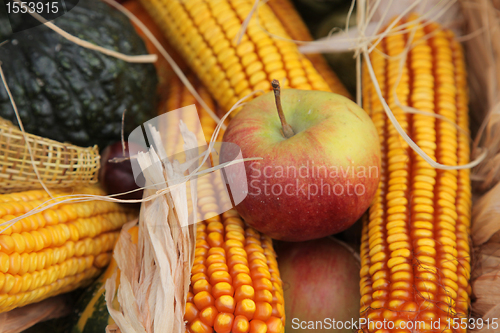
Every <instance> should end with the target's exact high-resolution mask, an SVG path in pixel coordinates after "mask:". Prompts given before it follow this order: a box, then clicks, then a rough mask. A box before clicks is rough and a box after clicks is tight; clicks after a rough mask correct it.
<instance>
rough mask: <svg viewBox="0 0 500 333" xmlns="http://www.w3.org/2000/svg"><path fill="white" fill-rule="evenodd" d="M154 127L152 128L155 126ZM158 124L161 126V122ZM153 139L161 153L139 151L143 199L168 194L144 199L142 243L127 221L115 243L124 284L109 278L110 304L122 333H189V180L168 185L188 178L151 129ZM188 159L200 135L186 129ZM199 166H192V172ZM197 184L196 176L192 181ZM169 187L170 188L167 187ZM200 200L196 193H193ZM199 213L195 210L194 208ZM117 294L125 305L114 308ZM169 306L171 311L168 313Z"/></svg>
mask: <svg viewBox="0 0 500 333" xmlns="http://www.w3.org/2000/svg"><path fill="white" fill-rule="evenodd" d="M150 128H151V127H150ZM158 128H161V127H160V126H159V127H158ZM151 132H152V135H153V137H152V140H153V141H154V143H155V146H156V147H157V148H160V149H159V150H158V152H156V151H155V149H154V148H150V150H149V152H147V153H144V152H139V153H138V154H137V155H135V156H136V157H137V164H138V165H139V166H140V169H141V170H142V173H143V175H144V177H145V180H146V189H145V190H144V198H148V197H150V196H154V195H155V194H158V193H160V192H162V191H164V194H162V195H159V196H156V197H155V198H154V199H153V200H150V201H146V202H143V204H142V206H141V214H140V217H139V242H138V244H137V245H135V244H133V242H132V240H131V237H130V235H129V234H128V232H127V230H128V229H129V228H130V227H132V226H133V224H130V225H127V226H126V227H125V228H124V229H123V231H122V233H121V235H120V238H119V240H118V243H117V245H116V247H115V251H114V258H115V260H116V262H117V266H118V269H120V278H119V286H117V284H116V279H115V278H111V279H108V280H107V282H106V303H107V305H108V310H109V313H110V315H111V317H112V318H113V320H114V321H115V322H116V327H108V328H107V331H109V332H113V330H114V331H117V329H119V331H120V332H122V333H177V332H178V333H181V332H184V330H185V326H184V310H185V306H186V297H187V293H188V291H189V283H190V277H191V267H192V263H193V260H194V247H195V243H196V241H195V236H196V235H195V233H196V229H195V228H194V224H193V223H189V222H188V196H187V193H188V192H189V190H188V188H187V184H186V183H183V184H181V186H178V187H175V188H168V187H169V186H170V185H172V184H171V183H170V182H171V181H173V180H174V179H179V178H182V177H183V172H182V171H181V170H180V169H181V166H180V164H178V163H176V162H173V163H171V162H170V161H169V159H168V158H167V156H166V150H165V149H161V148H163V144H162V140H163V139H162V138H161V137H160V134H159V132H157V131H156V129H152V130H151ZM180 133H182V137H183V138H184V149H185V150H186V159H190V158H192V156H190V153H192V150H191V149H193V148H198V141H197V138H196V136H195V135H194V134H193V133H192V132H189V130H187V127H183V123H182V122H181V129H180ZM193 168H194V166H191V167H190V168H188V170H189V171H190V172H192V171H193V170H194V169H193ZM191 186H196V180H193V181H192V182H191ZM167 190H168V191H167ZM191 193H192V198H191V199H192V200H194V201H196V192H195V191H191ZM194 215H196V211H195V212H194ZM115 297H116V298H117V300H118V303H119V304H120V309H115V308H114V307H113V300H114V298H115ZM166 309H168V311H166Z"/></svg>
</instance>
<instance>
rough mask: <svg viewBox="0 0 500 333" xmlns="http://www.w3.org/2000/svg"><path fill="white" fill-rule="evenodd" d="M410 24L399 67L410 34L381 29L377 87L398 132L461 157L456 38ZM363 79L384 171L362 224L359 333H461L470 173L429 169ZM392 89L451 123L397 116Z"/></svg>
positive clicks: (465, 152) (460, 65) (464, 141)
mask: <svg viewBox="0 0 500 333" xmlns="http://www.w3.org/2000/svg"><path fill="white" fill-rule="evenodd" d="M415 18H416V17H415V16H411V17H410V18H409V22H411V20H413V19H415ZM403 23H404V22H403ZM400 24H401V23H400ZM398 25H399V24H398ZM410 28H415V30H413V31H414V33H415V34H414V36H413V41H412V48H411V49H410V51H409V53H408V58H407V61H406V63H405V64H404V65H403V68H402V73H401V72H400V59H399V58H398V56H399V55H401V52H402V51H403V49H404V47H405V43H406V42H407V41H408V38H409V36H410V34H408V33H407V34H394V35H392V36H387V37H386V38H385V39H384V40H383V41H382V43H380V44H379V45H378V46H377V52H372V54H371V55H370V60H371V63H372V65H373V68H374V71H375V74H376V77H377V81H378V84H379V85H380V87H381V90H382V92H383V94H384V98H385V99H386V101H387V103H388V105H389V107H390V108H391V109H392V111H393V112H394V115H395V116H396V118H397V120H398V121H399V123H400V124H401V126H402V127H403V129H404V130H405V131H406V132H407V133H408V134H409V135H410V137H412V139H413V140H414V141H415V142H416V143H417V144H418V145H419V146H420V147H421V148H422V149H423V150H424V151H425V152H426V153H427V154H428V155H429V156H430V157H431V158H432V159H434V160H435V161H437V162H438V163H442V164H446V165H461V164H466V163H468V161H469V144H468V132H467V131H468V125H469V124H468V110H467V103H468V96H467V86H466V72H465V66H464V58H463V52H462V48H461V45H460V44H459V43H458V42H457V41H456V40H455V39H454V36H453V34H452V33H451V32H450V31H447V30H443V29H442V28H441V27H440V26H439V25H438V24H434V23H431V24H428V25H425V26H424V25H422V24H420V25H417V26H415V24H413V26H412V27H410ZM424 37H425V38H424ZM427 37H429V38H427ZM383 53H385V54H387V55H388V56H390V58H388V59H386V58H385V57H384V56H383V55H382V54H383ZM399 78H400V81H399V85H398V86H397V87H396V88H394V85H395V83H396V82H397V80H398V79H399ZM363 81H364V87H363V99H364V101H363V104H364V107H365V110H366V111H367V112H368V113H369V114H370V116H371V117H372V119H373V121H374V123H375V125H376V127H377V130H378V133H379V137H380V141H381V143H382V145H381V147H382V170H381V181H380V185H379V188H378V191H377V194H376V197H375V200H374V203H373V205H372V207H371V208H370V211H369V217H368V219H367V220H366V221H365V224H364V228H363V236H362V246H361V257H362V268H361V283H360V289H361V297H362V298H361V310H360V311H361V316H362V317H364V318H366V319H370V321H371V322H372V323H371V324H370V325H368V326H365V327H363V328H362V330H361V331H363V332H389V331H391V332H392V331H393V332H447V333H449V332H465V331H466V329H464V328H458V329H456V328H454V327H453V319H455V320H458V322H460V319H461V318H466V317H467V314H468V306H469V301H470V299H469V295H470V292H471V288H470V285H469V278H470V268H471V266H470V248H469V241H468V240H469V230H470V210H471V191H470V181H469V170H459V171H456V170H436V169H434V168H432V167H431V166H430V165H429V164H428V163H427V162H425V161H424V160H423V159H422V158H421V157H420V156H419V155H417V154H416V153H415V152H414V151H413V150H411V149H410V148H409V147H408V145H407V144H406V142H405V141H403V139H402V138H401V137H400V136H399V134H398V133H397V132H396V129H395V128H394V126H393V125H392V124H391V123H390V121H389V120H388V118H387V117H386V115H385V113H384V110H383V108H382V104H381V103H380V101H379V99H378V97H377V95H376V93H375V90H374V87H373V84H372V82H371V80H370V78H369V76H368V72H367V70H366V68H365V69H364V73H363ZM395 95H396V96H397V98H398V99H399V101H400V102H401V104H402V105H408V106H412V107H414V108H417V109H419V110H422V111H426V112H431V113H435V114H438V115H441V116H444V117H446V118H447V119H448V120H449V121H451V124H450V123H449V122H447V121H444V120H439V119H436V118H435V117H431V116H428V115H422V114H408V113H404V112H403V110H402V109H401V108H400V107H398V106H397V104H396V100H395ZM453 124H457V125H459V126H460V128H461V129H463V130H464V131H465V133H462V132H460V131H458V130H457V128H456V127H455V126H454V125H453ZM384 320H386V321H388V322H389V321H390V322H392V323H394V330H387V328H388V327H387V325H386V326H384V328H385V329H386V330H384V328H382V329H380V327H381V325H382V322H383V321H384ZM438 320H439V323H438V324H439V325H438V324H436V322H437V321H438ZM377 323H379V324H378V325H379V326H378V327H377ZM431 324H432V325H433V326H431ZM449 324H451V326H450V325H449ZM410 326H413V328H411V327H410ZM461 326H463V325H461ZM404 327H407V328H406V329H403V328H404ZM389 328H390V327H389ZM400 328H401V329H400ZM378 329H380V330H378Z"/></svg>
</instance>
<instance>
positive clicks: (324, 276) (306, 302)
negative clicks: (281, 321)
mask: <svg viewBox="0 0 500 333" xmlns="http://www.w3.org/2000/svg"><path fill="white" fill-rule="evenodd" d="M276 252H277V254H278V266H279V270H280V275H281V279H282V280H283V293H284V298H285V315H286V328H285V332H318V333H320V332H338V333H347V332H350V333H351V332H356V330H355V329H354V327H352V323H353V322H354V323H356V321H357V320H358V317H359V302H360V293H359V266H358V263H359V262H358V260H357V259H356V258H355V257H354V255H353V254H352V253H351V252H349V251H348V250H347V249H346V248H345V247H344V246H343V245H341V244H340V243H339V242H338V241H337V240H335V239H333V238H322V239H319V240H314V241H307V242H302V243H282V244H276ZM333 320H335V323H334V322H333ZM319 321H320V322H321V324H319V323H318V322H319ZM347 323H349V324H347ZM332 325H333V326H332ZM346 326H348V327H346Z"/></svg>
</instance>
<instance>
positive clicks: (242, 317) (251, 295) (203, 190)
mask: <svg viewBox="0 0 500 333" xmlns="http://www.w3.org/2000/svg"><path fill="white" fill-rule="evenodd" d="M217 177H219V178H220V175H219V174H217V173H212V174H210V175H208V176H205V177H202V178H199V179H198V196H199V198H201V199H200V200H199V201H198V214H199V217H200V218H203V219H205V221H203V222H201V223H199V224H197V226H196V250H195V259H194V265H193V268H192V270H191V274H192V276H191V286H190V292H189V294H188V299H187V304H186V313H185V320H186V321H187V329H188V332H191V333H212V332H214V331H215V332H217V333H229V332H233V333H246V332H250V333H260V332H267V333H278V332H284V322H285V312H284V299H283V288H282V282H281V279H280V275H279V270H278V264H277V261H276V254H275V252H274V249H273V245H272V240H271V239H270V238H269V237H267V236H264V235H261V234H260V233H259V232H258V231H256V230H255V229H253V228H251V227H248V226H247V225H246V224H245V223H244V222H243V220H242V219H241V218H240V217H239V215H238V213H237V212H236V211H235V210H230V211H227V212H225V213H223V214H221V215H218V214H217V212H218V210H219V206H218V205H221V204H222V205H224V202H223V200H222V202H219V203H218V202H217V200H216V197H215V196H216V194H220V193H221V192H223V191H224V189H222V186H224V185H223V183H224V182H223V181H222V180H221V179H218V178H217ZM215 184H217V185H215Z"/></svg>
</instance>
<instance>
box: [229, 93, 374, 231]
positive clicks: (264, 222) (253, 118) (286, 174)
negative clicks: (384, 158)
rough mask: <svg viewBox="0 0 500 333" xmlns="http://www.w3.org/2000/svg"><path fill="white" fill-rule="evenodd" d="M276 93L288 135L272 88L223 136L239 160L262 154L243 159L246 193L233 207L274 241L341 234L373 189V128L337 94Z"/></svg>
mask: <svg viewBox="0 0 500 333" xmlns="http://www.w3.org/2000/svg"><path fill="white" fill-rule="evenodd" d="M281 96H282V98H281V99H282V106H283V112H284V114H285V117H286V120H287V122H288V123H289V124H290V125H291V127H292V128H293V130H294V132H295V135H293V136H292V137H290V138H285V137H284V136H283V134H282V127H281V123H280V119H279V117H278V114H277V111H276V105H275V99H274V95H273V93H272V92H271V93H266V94H264V95H262V96H260V97H258V98H256V99H254V100H253V101H251V102H249V103H248V104H246V105H245V106H244V107H243V109H242V110H241V111H240V112H239V113H238V114H237V115H236V116H235V117H234V118H233V119H232V120H231V122H230V124H229V126H228V128H227V131H226V132H225V134H224V138H223V141H224V142H232V143H235V144H237V145H238V146H239V147H240V148H241V152H242V155H243V157H244V158H248V157H262V158H263V160H261V161H247V162H245V170H246V176H247V183H248V189H249V193H248V195H247V197H246V198H245V199H244V200H243V201H242V202H241V203H240V204H239V205H237V206H236V208H237V210H238V212H239V213H240V214H241V216H242V217H243V218H244V219H245V221H246V222H247V223H248V224H249V225H251V226H252V227H254V228H255V229H257V230H259V231H260V232H263V233H265V234H267V235H269V236H270V237H272V238H275V239H279V240H285V241H305V240H310V239H316V238H321V237H325V236H327V235H331V234H335V233H338V232H341V231H343V230H345V229H347V228H349V227H350V226H351V225H352V224H353V223H354V222H355V221H356V220H357V219H358V218H359V217H360V216H361V215H362V214H363V213H364V212H365V211H366V209H367V208H368V207H369V206H370V204H371V201H372V199H373V197H374V195H375V192H376V190H377V187H378V183H379V179H380V176H381V175H380V174H379V173H380V146H379V138H378V134H377V132H376V129H375V126H374V125H373V123H372V121H371V119H370V118H369V117H368V115H367V114H366V113H365V111H363V109H361V108H360V107H359V106H357V105H356V104H355V103H354V102H352V101H351V100H349V99H347V98H345V97H343V96H340V95H337V94H333V93H329V92H320V91H303V90H295V89H285V90H283V91H282V92H281ZM222 158H223V157H222ZM294 170H295V171H294ZM349 193H350V195H349Z"/></svg>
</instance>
